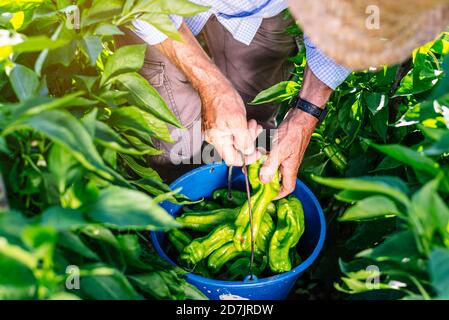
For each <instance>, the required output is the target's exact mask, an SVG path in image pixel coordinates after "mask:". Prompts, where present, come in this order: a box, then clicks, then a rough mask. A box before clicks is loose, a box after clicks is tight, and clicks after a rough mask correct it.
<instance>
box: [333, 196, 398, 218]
mask: <svg viewBox="0 0 449 320" xmlns="http://www.w3.org/2000/svg"><path fill="white" fill-rule="evenodd" d="M395 215H401V213H400V212H399V210H398V208H397V207H396V204H395V203H394V202H393V201H392V200H390V198H387V197H384V196H371V197H368V198H365V199H363V200H360V201H359V202H357V203H356V204H355V205H354V206H352V207H350V208H349V209H347V210H346V211H345V213H344V214H343V216H342V217H341V218H340V220H341V221H361V220H369V219H376V218H383V217H386V216H395Z"/></svg>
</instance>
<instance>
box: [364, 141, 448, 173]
mask: <svg viewBox="0 0 449 320" xmlns="http://www.w3.org/2000/svg"><path fill="white" fill-rule="evenodd" d="M370 145H371V146H372V147H374V148H376V149H377V150H379V151H381V152H383V153H385V154H387V155H389V156H390V157H392V158H394V159H396V160H398V161H401V162H403V163H405V164H406V165H409V166H411V167H412V168H414V169H416V170H419V171H425V172H427V173H430V174H432V175H437V174H438V173H439V172H440V169H439V165H438V163H437V162H435V161H433V160H432V159H430V158H428V157H426V156H425V155H423V154H422V153H419V152H417V151H414V150H412V149H410V148H407V147H404V146H401V145H398V144H391V145H379V144H375V143H370Z"/></svg>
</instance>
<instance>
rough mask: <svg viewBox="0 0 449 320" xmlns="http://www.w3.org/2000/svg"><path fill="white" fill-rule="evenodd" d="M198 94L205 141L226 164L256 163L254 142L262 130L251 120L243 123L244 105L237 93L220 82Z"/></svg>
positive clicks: (257, 155)
mask: <svg viewBox="0 0 449 320" xmlns="http://www.w3.org/2000/svg"><path fill="white" fill-rule="evenodd" d="M223 87H225V88H223ZM199 93H200V96H201V101H202V104H203V109H202V113H203V130H204V137H205V140H206V141H207V142H209V143H210V144H212V145H214V147H215V149H216V150H217V151H218V153H219V154H220V156H221V157H222V158H223V160H224V161H225V162H226V164H227V165H233V166H242V165H244V164H250V163H252V162H254V161H256V160H257V159H258V158H259V157H260V155H261V154H260V152H259V151H257V150H256V149H255V144H254V142H255V140H256V139H257V136H258V135H259V134H260V133H261V132H262V130H263V129H262V127H261V126H260V125H258V124H257V122H256V121H255V120H250V121H248V122H247V120H246V110H245V105H244V104H243V101H242V98H241V97H240V95H239V94H238V93H237V91H235V90H234V89H233V88H232V87H231V86H230V85H227V84H223V83H222V84H221V88H215V87H214V86H208V87H204V88H203V90H200V91H199ZM242 155H243V157H242Z"/></svg>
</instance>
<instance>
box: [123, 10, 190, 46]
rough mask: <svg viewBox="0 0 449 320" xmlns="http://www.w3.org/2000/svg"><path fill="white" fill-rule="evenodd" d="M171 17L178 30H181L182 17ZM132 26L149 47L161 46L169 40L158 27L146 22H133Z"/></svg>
mask: <svg viewBox="0 0 449 320" xmlns="http://www.w3.org/2000/svg"><path fill="white" fill-rule="evenodd" d="M169 17H170V19H171V20H172V21H173V24H174V25H175V27H176V29H179V28H180V27H181V24H182V17H181V16H177V15H173V14H172V15H170V16H169ZM132 25H133V27H134V30H133V31H134V33H135V34H137V35H138V36H139V38H141V39H142V40H143V41H145V42H146V43H148V44H149V45H152V46H154V45H155V44H159V43H161V42H162V41H164V40H166V39H167V38H168V36H167V35H166V34H164V33H163V32H161V31H159V30H158V29H157V28H156V27H154V26H153V25H151V24H150V23H148V22H146V21H143V20H133V21H132Z"/></svg>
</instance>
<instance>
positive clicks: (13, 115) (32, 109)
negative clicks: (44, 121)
mask: <svg viewBox="0 0 449 320" xmlns="http://www.w3.org/2000/svg"><path fill="white" fill-rule="evenodd" d="M81 94H82V92H76V93H72V94H68V95H66V96H64V97H61V98H56V99H55V98H50V97H40V96H38V97H35V98H34V99H31V100H27V101H24V102H21V103H14V104H5V105H3V106H2V107H1V108H0V113H2V114H3V115H4V117H2V118H3V119H2V118H0V119H1V120H2V121H5V123H8V124H11V123H12V122H14V121H17V120H20V119H24V118H27V117H30V116H35V115H39V114H40V113H42V112H45V111H49V110H53V109H62V108H68V107H74V106H78V105H79V104H83V105H85V104H86V101H85V100H84V99H82V98H81V97H79V96H80V95H81ZM80 99H81V100H80Z"/></svg>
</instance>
